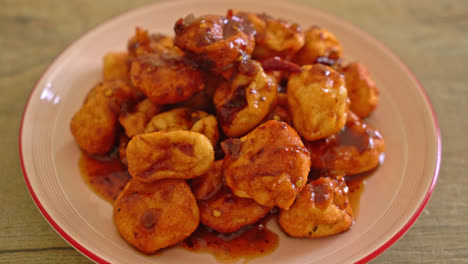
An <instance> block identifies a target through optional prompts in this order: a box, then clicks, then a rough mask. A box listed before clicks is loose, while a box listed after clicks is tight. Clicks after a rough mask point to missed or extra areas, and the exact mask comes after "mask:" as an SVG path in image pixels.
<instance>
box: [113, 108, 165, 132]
mask: <svg viewBox="0 0 468 264" xmlns="http://www.w3.org/2000/svg"><path fill="white" fill-rule="evenodd" d="M160 111H161V107H160V106H159V105H155V104H153V102H151V100H149V99H144V100H143V101H141V102H139V103H138V104H137V105H136V106H135V107H134V108H133V109H132V111H130V112H124V113H121V114H120V116H119V122H120V124H121V125H122V127H123V128H124V129H125V133H126V134H127V136H128V137H130V138H131V137H133V136H135V135H138V134H141V133H144V131H145V127H146V125H147V124H148V122H149V121H150V120H151V118H152V117H153V116H155V115H156V114H158V113H159V112H160Z"/></svg>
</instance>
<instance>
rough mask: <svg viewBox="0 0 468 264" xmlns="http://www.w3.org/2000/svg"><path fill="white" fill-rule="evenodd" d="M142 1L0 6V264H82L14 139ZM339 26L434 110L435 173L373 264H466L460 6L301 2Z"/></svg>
mask: <svg viewBox="0 0 468 264" xmlns="http://www.w3.org/2000/svg"><path fill="white" fill-rule="evenodd" d="M150 2H154V1H149V0H133V1H126V0H105V1H94V0H67V1H62V0H40V1H39V0H38V1H31V0H0V29H1V30H0V33H1V35H0V91H1V95H0V147H1V152H0V153H1V154H0V155H1V156H0V215H1V216H0V263H89V262H90V261H89V260H88V259H87V258H85V257H84V256H82V255H81V254H80V253H79V252H78V251H76V250H74V249H73V248H71V247H70V246H69V245H68V244H67V243H66V242H65V241H64V240H63V239H62V238H61V237H60V236H59V235H58V234H57V233H56V232H55V231H54V230H53V229H52V228H51V227H50V226H49V225H48V223H47V222H46V221H45V220H44V218H43V217H42V216H41V214H40V213H39V211H38V210H37V208H36V206H35V205H34V203H33V201H32V199H31V198H30V196H29V194H28V191H27V189H26V185H25V183H24V181H23V175H22V172H21V165H20V161H19V153H18V134H19V127H20V120H21V115H22V112H23V107H24V105H25V103H26V100H27V98H28V95H29V93H30V91H31V90H32V88H33V86H34V84H35V82H36V81H37V80H38V79H39V77H40V75H41V74H42V72H43V71H44V70H45V69H46V67H47V65H49V64H50V63H51V62H52V60H53V59H54V58H55V57H56V56H57V55H59V54H60V52H61V51H62V50H63V49H64V48H65V47H66V46H67V45H69V44H70V43H72V42H73V41H74V40H76V39H77V38H78V37H79V36H80V35H82V34H83V33H85V32H86V31H88V30H89V29H91V28H92V27H93V26H95V25H97V24H99V23H101V22H103V21H105V20H107V19H109V18H111V17H113V16H115V15H117V14H119V13H122V12H124V11H126V10H129V9H132V8H135V7H138V6H141V5H144V4H146V3H150ZM300 2H303V3H307V4H309V5H310V6H313V7H315V8H317V9H321V10H323V11H326V12H328V13H331V14H333V15H335V16H337V17H340V18H342V19H345V20H347V21H349V22H351V23H353V24H355V25H357V26H359V27H360V28H362V29H364V30H365V31H367V32H369V33H370V34H372V35H373V36H375V37H376V38H377V39H379V40H381V41H382V42H383V43H385V44H386V45H387V46H388V47H390V49H392V50H393V51H394V52H395V53H396V54H397V55H398V56H399V57H400V58H401V59H402V60H403V61H404V62H405V63H406V64H407V65H408V66H409V68H411V69H412V70H413V72H414V73H415V75H416V76H417V78H418V79H419V80H420V81H421V83H422V84H423V86H424V87H425V89H426V91H427V93H428V95H429V97H430V98H431V100H432V103H433V105H434V108H435V110H436V113H437V116H438V119H439V122H440V126H441V131H442V145H443V155H442V166H441V171H440V176H439V180H438V183H437V186H436V189H435V191H434V193H433V196H432V198H431V200H430V201H429V204H428V206H427V207H426V209H425V210H424V211H423V213H422V214H421V217H420V218H419V219H418V220H417V221H416V223H415V224H414V226H413V227H412V228H411V229H410V230H409V231H408V233H407V234H406V235H405V236H403V238H401V239H400V240H399V241H398V242H397V243H396V244H395V245H394V246H392V247H391V248H390V249H389V250H388V251H386V252H385V253H384V254H382V255H381V256H379V257H378V258H377V259H375V260H374V263H468V221H467V219H468V196H467V195H465V194H464V191H465V190H466V189H467V188H468V176H467V175H465V173H467V171H468V159H467V157H468V155H467V154H468V151H467V148H468V140H467V138H468V137H467V136H466V135H465V133H466V131H468V121H467V114H468V111H467V108H468V73H467V68H468V67H467V62H468V2H467V1H466V0H446V1H442V0H441V1H426V0H408V1H404V0H379V1H376V0H357V1H348V0H338V1H337V0H335V1H321V0H313V1H312V0H311V1H305V0H303V1H300Z"/></svg>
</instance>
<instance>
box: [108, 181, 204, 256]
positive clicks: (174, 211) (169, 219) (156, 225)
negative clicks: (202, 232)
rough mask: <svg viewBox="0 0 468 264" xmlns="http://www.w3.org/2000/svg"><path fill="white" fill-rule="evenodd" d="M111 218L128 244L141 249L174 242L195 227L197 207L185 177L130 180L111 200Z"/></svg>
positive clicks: (153, 248) (197, 220) (188, 233)
mask: <svg viewBox="0 0 468 264" xmlns="http://www.w3.org/2000/svg"><path fill="white" fill-rule="evenodd" d="M113 215H114V222H115V225H116V226H117V229H118V230H119V232H120V234H122V236H123V237H124V238H125V240H127V242H128V243H129V244H131V245H132V246H134V247H136V248H138V249H139V250H141V251H142V252H144V253H147V254H151V253H154V252H155V251H157V250H158V249H161V248H165V247H169V246H173V245H175V244H177V243H179V242H180V241H182V240H184V239H185V238H186V237H188V236H190V234H192V233H193V231H195V229H197V227H198V223H199V211H198V207H197V204H196V201H195V198H194V197H193V194H192V192H191V191H190V188H189V187H188V185H187V183H186V182H185V181H184V180H174V179H166V180H160V181H157V182H154V183H142V182H139V181H136V180H131V181H130V182H129V183H128V184H127V185H126V186H125V188H124V190H123V191H122V192H121V193H120V195H119V197H118V198H117V200H116V201H115V203H114V212H113Z"/></svg>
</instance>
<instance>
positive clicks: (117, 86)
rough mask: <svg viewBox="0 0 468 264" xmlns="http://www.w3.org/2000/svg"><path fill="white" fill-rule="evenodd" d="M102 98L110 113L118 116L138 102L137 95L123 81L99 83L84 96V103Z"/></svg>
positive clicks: (133, 89)
mask: <svg viewBox="0 0 468 264" xmlns="http://www.w3.org/2000/svg"><path fill="white" fill-rule="evenodd" d="M97 97H100V98H104V99H105V100H106V101H107V102H108V105H109V106H110V108H111V109H112V111H114V113H116V114H120V113H121V112H122V111H124V110H125V109H127V108H128V106H130V105H133V104H135V103H136V102H137V101H138V98H139V93H138V91H137V90H136V89H135V88H134V87H132V86H131V85H130V84H129V83H128V82H125V81H123V80H110V81H103V82H99V83H98V84H97V85H96V86H94V87H93V89H91V91H89V93H88V94H87V95H86V98H85V103H86V102H87V101H89V100H90V99H92V98H97Z"/></svg>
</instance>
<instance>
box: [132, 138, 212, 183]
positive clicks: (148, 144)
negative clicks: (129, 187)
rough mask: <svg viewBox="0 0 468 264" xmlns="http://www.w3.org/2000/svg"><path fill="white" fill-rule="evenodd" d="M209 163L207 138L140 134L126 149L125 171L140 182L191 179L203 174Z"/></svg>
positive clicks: (210, 159) (210, 156) (210, 149)
mask: <svg viewBox="0 0 468 264" xmlns="http://www.w3.org/2000/svg"><path fill="white" fill-rule="evenodd" d="M213 160H214V150H213V146H212V145H211V143H210V141H209V139H208V138H207V137H206V136H204V135H202V134H200V133H196V132H189V131H171V132H153V133H147V134H140V135H136V136H134V137H133V138H132V139H131V140H130V142H128V146H127V161H128V171H129V172H130V175H132V177H133V178H134V179H137V180H139V181H143V182H154V181H157V180H160V179H166V178H176V179H190V178H194V177H197V176H200V175H202V174H204V173H205V172H207V171H208V169H209V168H210V165H211V163H212V162H213Z"/></svg>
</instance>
